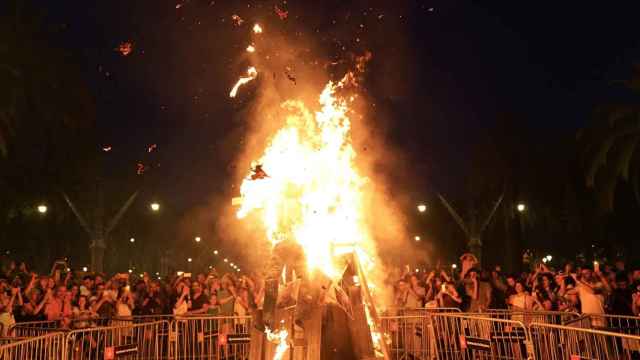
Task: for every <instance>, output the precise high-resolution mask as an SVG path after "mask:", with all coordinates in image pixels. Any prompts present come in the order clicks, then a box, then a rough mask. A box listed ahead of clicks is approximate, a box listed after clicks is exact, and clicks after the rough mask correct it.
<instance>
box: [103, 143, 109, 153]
mask: <svg viewBox="0 0 640 360" xmlns="http://www.w3.org/2000/svg"><path fill="white" fill-rule="evenodd" d="M102 151H104V152H109V151H111V145H106V146H103V147H102Z"/></svg>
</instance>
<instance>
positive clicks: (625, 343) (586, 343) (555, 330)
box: [529, 323, 640, 360]
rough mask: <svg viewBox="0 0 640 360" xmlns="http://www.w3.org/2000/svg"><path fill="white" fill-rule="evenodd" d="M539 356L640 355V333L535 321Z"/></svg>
mask: <svg viewBox="0 0 640 360" xmlns="http://www.w3.org/2000/svg"><path fill="white" fill-rule="evenodd" d="M529 332H530V334H531V337H532V339H533V341H534V349H535V355H534V356H535V358H536V359H545V360H546V359H550V360H556V359H558V360H559V359H603V360H605V359H638V358H640V336H634V335H627V334H621V333H613V332H609V331H602V330H595V329H585V328H579V327H569V326H560V325H554V324H542V323H532V324H530V326H529Z"/></svg>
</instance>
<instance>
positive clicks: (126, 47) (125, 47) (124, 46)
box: [115, 41, 133, 56]
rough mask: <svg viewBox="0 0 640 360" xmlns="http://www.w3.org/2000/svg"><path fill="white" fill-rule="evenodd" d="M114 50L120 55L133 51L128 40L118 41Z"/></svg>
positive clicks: (126, 54)
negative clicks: (118, 43)
mask: <svg viewBox="0 0 640 360" xmlns="http://www.w3.org/2000/svg"><path fill="white" fill-rule="evenodd" d="M115 51H117V52H119V53H120V54H121V55H122V56H128V55H129V54H131V52H132V51H133V44H132V43H131V42H130V41H126V42H123V43H120V45H118V47H117V48H116V49H115Z"/></svg>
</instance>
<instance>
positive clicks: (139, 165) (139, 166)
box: [136, 162, 147, 175]
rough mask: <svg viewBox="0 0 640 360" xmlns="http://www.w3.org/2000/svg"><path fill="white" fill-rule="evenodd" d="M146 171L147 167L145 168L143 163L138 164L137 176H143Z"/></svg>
mask: <svg viewBox="0 0 640 360" xmlns="http://www.w3.org/2000/svg"><path fill="white" fill-rule="evenodd" d="M145 170H147V168H146V166H144V164H143V163H140V162H139V163H137V164H136V174H137V175H142V174H144V172H145Z"/></svg>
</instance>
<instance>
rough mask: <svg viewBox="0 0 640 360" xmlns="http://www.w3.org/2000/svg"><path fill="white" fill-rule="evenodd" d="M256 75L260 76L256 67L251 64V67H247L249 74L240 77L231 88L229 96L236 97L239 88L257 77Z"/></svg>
mask: <svg viewBox="0 0 640 360" xmlns="http://www.w3.org/2000/svg"><path fill="white" fill-rule="evenodd" d="M256 77H258V71H257V70H256V68H254V67H253V66H251V67H250V68H248V69H247V76H244V77H241V78H240V79H238V82H236V84H235V85H234V86H233V88H232V89H231V92H230V93H229V97H232V98H234V97H236V94H237V93H238V88H239V87H240V86H242V85H244V84H246V83H248V82H249V81H251V80H253V79H255V78H256Z"/></svg>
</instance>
